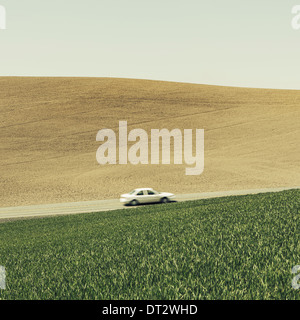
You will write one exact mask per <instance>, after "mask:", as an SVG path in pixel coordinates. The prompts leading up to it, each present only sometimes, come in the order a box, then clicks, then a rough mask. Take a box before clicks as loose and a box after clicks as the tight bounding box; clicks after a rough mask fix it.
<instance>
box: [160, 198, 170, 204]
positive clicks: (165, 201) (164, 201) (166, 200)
mask: <svg viewBox="0 0 300 320" xmlns="http://www.w3.org/2000/svg"><path fill="white" fill-rule="evenodd" d="M160 202H161V203H168V202H169V199H168V198H162V199H161V200H160Z"/></svg>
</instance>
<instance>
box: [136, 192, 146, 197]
mask: <svg viewBox="0 0 300 320" xmlns="http://www.w3.org/2000/svg"><path fill="white" fill-rule="evenodd" d="M136 195H137V196H143V195H144V193H143V191H140V192H138V193H137V194H136Z"/></svg>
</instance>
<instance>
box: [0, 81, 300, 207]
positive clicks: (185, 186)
mask: <svg viewBox="0 0 300 320" xmlns="http://www.w3.org/2000/svg"><path fill="white" fill-rule="evenodd" d="M0 97H1V98H0V113H1V118H0V151H1V157H0V188H1V190H2V192H1V193H0V206H2V207H5V206H17V205H26V204H39V203H55V202H68V201H82V200H97V199H105V198H115V197H118V196H119V194H121V193H124V192H126V191H129V190H130V189H132V188H135V187H139V186H142V187H143V186H151V187H153V188H155V189H158V190H160V191H170V192H174V193H193V192H202V191H203V192H208V191H221V190H239V189H252V188H253V189H254V188H268V187H292V186H297V185H299V184H300V183H299V181H300V170H299V169H300V151H299V142H300V122H299V119H300V108H299V104H300V91H289V90H266V89H246V88H232V87H220V86H207V85H196V84H185V83H173V82H160V81H147V80H130V79H111V78H22V77H20V78H15V77H11V78H10V77H2V78H0ZM119 120H127V121H128V129H129V130H131V129H133V128H142V129H145V130H147V132H150V129H152V128H154V129H162V128H167V129H169V130H171V129H173V128H179V129H182V130H183V129H192V128H193V129H196V128H199V129H202V128H204V129H205V170H204V173H203V174H202V175H200V176H186V175H185V167H186V165H185V164H184V165H169V166H168V165H137V166H134V165H132V164H128V165H114V166H100V165H99V164H98V163H97V161H96V151H97V149H98V147H99V145H100V143H99V142H96V134H97V132H98V131H99V130H100V129H103V128H112V129H115V130H117V128H118V123H119Z"/></svg>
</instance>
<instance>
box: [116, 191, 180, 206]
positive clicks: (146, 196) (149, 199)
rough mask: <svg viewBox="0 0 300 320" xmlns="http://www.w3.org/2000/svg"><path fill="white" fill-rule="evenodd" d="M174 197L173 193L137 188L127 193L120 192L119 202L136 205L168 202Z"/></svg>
mask: <svg viewBox="0 0 300 320" xmlns="http://www.w3.org/2000/svg"><path fill="white" fill-rule="evenodd" d="M174 198H175V195H174V194H173V193H168V192H157V191H155V190H153V189H152V188H138V189H134V190H132V191H131V192H129V193H126V194H122V195H121V198H120V202H121V203H123V204H130V205H132V206H136V205H138V204H142V203H155V202H162V203H168V202H170V201H171V200H173V199H174Z"/></svg>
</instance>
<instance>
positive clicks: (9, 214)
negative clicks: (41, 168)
mask: <svg viewBox="0 0 300 320" xmlns="http://www.w3.org/2000/svg"><path fill="white" fill-rule="evenodd" d="M290 189H300V187H292V188H269V189H249V190H235V191H221V192H203V193H191V194H178V195H176V201H178V202H179V201H189V200H198V199H209V198H218V197H227V196H235V195H246V194H258V193H266V192H279V191H283V190H290ZM127 208H130V207H127V206H123V205H122V204H121V203H120V202H119V199H110V200H97V201H82V202H68V203H55V204H46V205H33V206H23V207H7V208H0V220H10V219H20V218H26V217H43V216H56V215H66V214H76V213H90V212H99V211H109V210H117V209H127Z"/></svg>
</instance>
